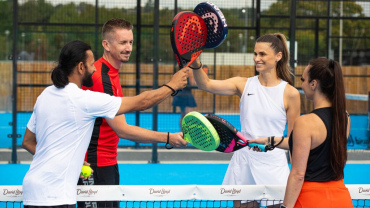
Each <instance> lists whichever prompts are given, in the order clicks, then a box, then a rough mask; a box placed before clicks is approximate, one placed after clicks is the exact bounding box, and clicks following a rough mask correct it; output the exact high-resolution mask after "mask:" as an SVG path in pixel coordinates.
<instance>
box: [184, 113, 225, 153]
mask: <svg viewBox="0 0 370 208" xmlns="http://www.w3.org/2000/svg"><path fill="white" fill-rule="evenodd" d="M181 126H182V131H183V133H184V139H185V140H186V141H188V142H189V143H190V144H192V145H193V146H194V147H196V148H198V149H200V150H203V151H213V150H215V149H216V148H217V147H218V146H219V145H220V137H219V136H218V134H217V132H216V129H215V128H214V127H213V126H212V124H211V123H210V122H209V121H208V119H206V118H205V117H204V116H203V115H202V114H200V113H198V112H196V111H193V112H190V113H188V114H186V115H185V116H184V118H183V119H182V124H181Z"/></svg>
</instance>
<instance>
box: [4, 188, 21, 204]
mask: <svg viewBox="0 0 370 208" xmlns="http://www.w3.org/2000/svg"><path fill="white" fill-rule="evenodd" d="M0 192H1V193H0V201H22V200H23V191H22V186H0Z"/></svg>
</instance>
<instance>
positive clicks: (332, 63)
mask: <svg viewBox="0 0 370 208" xmlns="http://www.w3.org/2000/svg"><path fill="white" fill-rule="evenodd" d="M329 69H334V61H333V59H329Z"/></svg>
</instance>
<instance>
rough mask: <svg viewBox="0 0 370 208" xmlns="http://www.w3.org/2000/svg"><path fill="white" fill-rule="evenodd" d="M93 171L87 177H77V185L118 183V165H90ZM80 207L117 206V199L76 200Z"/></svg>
mask: <svg viewBox="0 0 370 208" xmlns="http://www.w3.org/2000/svg"><path fill="white" fill-rule="evenodd" d="M91 168H92V169H93V171H94V173H92V175H91V177H90V178H88V179H86V180H85V179H81V178H80V179H78V185H119V172H118V165H117V164H115V165H112V166H105V167H96V166H94V165H91ZM77 207H80V208H97V207H99V208H100V207H111V208H113V207H119V201H99V202H93V201H88V202H77Z"/></svg>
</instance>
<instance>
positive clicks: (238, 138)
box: [204, 114, 271, 153]
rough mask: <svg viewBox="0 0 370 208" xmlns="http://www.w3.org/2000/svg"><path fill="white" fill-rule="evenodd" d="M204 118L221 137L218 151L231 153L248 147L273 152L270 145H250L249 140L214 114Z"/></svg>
mask: <svg viewBox="0 0 370 208" xmlns="http://www.w3.org/2000/svg"><path fill="white" fill-rule="evenodd" d="M204 116H205V117H206V118H207V119H208V120H209V122H211V124H212V125H213V127H214V128H215V129H216V132H217V133H218V135H219V137H220V145H219V146H218V147H217V149H216V151H218V152H224V153H230V152H235V151H237V150H239V149H241V148H244V147H247V146H249V147H251V148H254V149H259V150H260V151H262V152H266V151H268V150H271V149H270V147H269V146H268V145H263V144H257V143H249V142H248V139H247V138H245V137H244V136H243V134H242V133H240V132H239V131H238V130H237V129H236V128H235V127H234V126H233V125H232V124H231V123H229V122H228V121H226V120H225V119H223V118H221V117H218V116H216V115H213V114H206V115H204Z"/></svg>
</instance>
